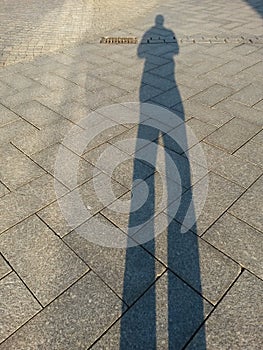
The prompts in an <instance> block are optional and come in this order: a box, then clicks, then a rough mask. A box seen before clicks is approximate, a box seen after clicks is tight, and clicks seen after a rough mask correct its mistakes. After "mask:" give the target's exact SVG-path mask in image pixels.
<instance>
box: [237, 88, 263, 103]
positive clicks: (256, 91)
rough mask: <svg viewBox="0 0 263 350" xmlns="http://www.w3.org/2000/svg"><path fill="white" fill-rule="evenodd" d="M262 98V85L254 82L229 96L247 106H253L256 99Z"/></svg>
mask: <svg viewBox="0 0 263 350" xmlns="http://www.w3.org/2000/svg"><path fill="white" fill-rule="evenodd" d="M262 98H263V94H262V85H256V84H251V85H249V86H247V87H245V88H243V89H241V90H240V91H238V92H237V93H235V94H234V95H232V96H231V99H233V100H236V101H239V102H242V103H244V104H245V105H248V106H253V105H254V104H256V103H257V102H258V101H260V100H262Z"/></svg>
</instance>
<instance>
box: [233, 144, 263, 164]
mask: <svg viewBox="0 0 263 350" xmlns="http://www.w3.org/2000/svg"><path fill="white" fill-rule="evenodd" d="M235 155H236V156H237V157H240V158H242V159H247V160H248V161H250V162H251V163H253V164H256V165H258V166H260V167H262V168H263V145H261V144H258V143H256V142H253V141H249V142H247V143H246V144H245V145H244V146H242V147H241V148H240V149H239V150H237V151H236V152H235Z"/></svg>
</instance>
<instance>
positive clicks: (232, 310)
mask: <svg viewBox="0 0 263 350" xmlns="http://www.w3.org/2000/svg"><path fill="white" fill-rule="evenodd" d="M262 294H263V283H262V280H260V279H258V278H257V277H255V276H253V275H252V274H250V273H249V272H247V271H245V272H244V273H243V274H242V275H241V276H240V277H239V279H238V280H237V282H236V283H235V284H234V286H233V287H232V288H231V289H230V291H229V292H228V294H227V295H226V296H225V297H224V299H223V300H222V302H221V303H220V305H218V307H217V308H216V310H215V311H214V312H213V314H212V315H211V316H210V317H209V319H208V320H207V321H206V323H205V326H203V327H202V328H201V330H200V331H199V332H198V333H197V335H196V336H195V337H194V338H193V340H192V341H191V343H190V345H189V346H188V347H187V350H190V349H203V345H204V344H203V334H204V332H205V334H206V345H205V348H206V349H207V350H213V349H233V350H239V349H255V350H260V349H261V345H260V344H261V339H262V332H263V327H262V322H261V320H262V318H263V309H262ZM237 320H238V322H237ZM204 329H205V331H204Z"/></svg>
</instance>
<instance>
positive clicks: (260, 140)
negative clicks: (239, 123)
mask: <svg viewBox="0 0 263 350" xmlns="http://www.w3.org/2000/svg"><path fill="white" fill-rule="evenodd" d="M252 141H254V142H256V143H259V144H260V145H263V130H262V131H260V132H259V133H258V134H257V135H256V136H255V137H253V139H252Z"/></svg>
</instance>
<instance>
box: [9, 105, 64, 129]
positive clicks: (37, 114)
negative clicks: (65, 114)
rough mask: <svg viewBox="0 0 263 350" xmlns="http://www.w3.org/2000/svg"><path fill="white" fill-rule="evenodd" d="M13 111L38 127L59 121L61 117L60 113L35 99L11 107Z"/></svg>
mask: <svg viewBox="0 0 263 350" xmlns="http://www.w3.org/2000/svg"><path fill="white" fill-rule="evenodd" d="M13 111H15V112H16V113H17V114H18V115H20V116H21V117H23V118H24V119H26V121H28V122H29V123H31V124H33V125H34V126H36V127H37V128H39V129H41V128H42V127H43V126H45V125H47V124H51V123H54V122H59V120H60V119H61V118H62V117H61V116H60V115H58V114H57V113H55V112H53V111H52V110H50V109H49V108H47V107H45V106H43V105H42V104H40V103H39V102H37V101H32V102H28V103H25V104H22V105H19V106H16V107H14V108H13Z"/></svg>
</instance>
